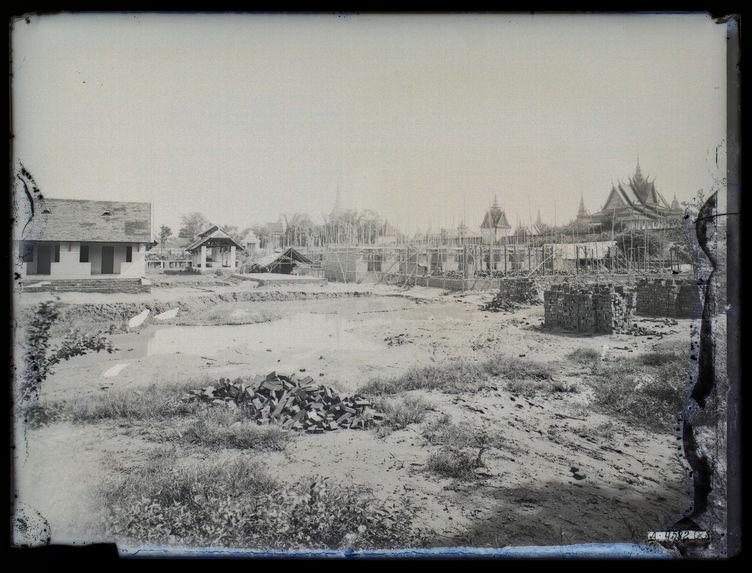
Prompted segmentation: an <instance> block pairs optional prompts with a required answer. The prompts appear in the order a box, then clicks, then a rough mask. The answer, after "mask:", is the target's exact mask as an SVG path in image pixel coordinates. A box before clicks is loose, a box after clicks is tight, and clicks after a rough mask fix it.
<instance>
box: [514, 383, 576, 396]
mask: <svg viewBox="0 0 752 573" xmlns="http://www.w3.org/2000/svg"><path fill="white" fill-rule="evenodd" d="M505 388H506V389H507V391H509V392H510V393H511V394H514V395H515V396H524V397H525V398H532V397H534V396H536V395H538V394H556V393H576V392H578V391H579V389H578V388H577V385H576V384H573V383H571V382H565V381H563V380H535V379H533V380H531V379H525V378H523V379H517V380H509V381H507V382H506V384H505Z"/></svg>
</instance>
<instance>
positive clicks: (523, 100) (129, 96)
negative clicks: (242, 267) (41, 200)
mask: <svg viewBox="0 0 752 573" xmlns="http://www.w3.org/2000/svg"><path fill="white" fill-rule="evenodd" d="M12 50H13V52H12V57H13V83H12V98H13V99H12V104H13V114H12V120H13V130H14V135H15V140H14V153H15V156H16V158H17V159H18V160H20V161H21V162H22V163H23V164H24V165H25V167H26V168H27V169H28V170H29V171H30V172H31V173H32V174H33V176H34V178H35V180H36V182H37V184H38V185H39V186H40V188H41V190H42V192H43V193H44V194H45V195H47V196H49V197H56V198H79V199H110V200H131V201H151V202H152V203H153V213H154V226H155V228H158V227H159V225H160V224H167V225H168V226H170V227H172V229H173V232H174V233H175V234H177V229H178V227H179V221H180V216H181V215H183V214H185V213H188V212H190V211H201V212H202V213H204V214H205V215H206V216H207V217H208V218H209V219H211V220H212V221H213V222H215V223H217V224H235V225H240V226H241V227H246V226H250V225H252V224H256V223H264V222H267V221H276V220H277V217H278V216H279V215H280V214H282V213H288V214H290V213H293V212H297V211H305V212H308V213H309V214H311V216H312V217H313V219H314V220H315V221H316V222H320V221H321V217H322V214H323V213H328V212H329V211H331V209H332V207H333V206H334V201H335V197H336V193H337V188H338V186H339V188H340V189H341V192H342V200H343V206H344V207H345V208H357V209H366V208H372V209H376V210H378V211H379V212H380V213H382V215H384V216H386V217H387V218H388V219H389V220H390V221H393V222H395V223H397V224H398V225H400V226H402V227H403V228H405V227H406V226H407V227H409V230H411V231H413V230H415V228H416V227H419V228H420V229H421V230H423V231H425V230H427V228H428V226H429V224H430V225H431V228H432V230H434V231H438V229H439V227H440V226H451V225H452V224H454V225H455V226H456V225H457V224H459V222H460V220H461V219H462V217H463V212H466V214H467V224H468V226H469V227H471V228H477V227H478V226H479V225H480V223H481V220H482V218H483V212H484V210H485V209H486V208H487V207H488V205H489V203H490V202H491V201H492V200H493V197H494V195H497V196H498V199H499V203H500V204H501V206H502V207H503V208H504V209H505V210H506V211H507V216H508V219H509V220H510V223H512V224H513V225H516V224H517V222H518V221H522V222H523V223H528V221H529V219H530V218H532V220H535V218H536V215H537V211H538V209H540V212H541V217H542V218H543V220H544V221H546V222H549V223H553V222H554V216H555V215H556V219H557V222H558V223H562V222H565V221H567V220H569V219H571V218H572V217H573V216H574V215H575V213H576V210H577V205H578V202H579V198H580V194H583V195H584V199H585V206H586V207H587V208H588V210H590V211H597V210H598V209H600V207H601V206H602V205H603V203H604V202H605V200H606V196H607V194H608V191H609V190H610V188H611V183H612V182H614V183H615V182H617V181H618V180H619V179H621V180H622V181H624V180H626V178H627V177H628V176H629V175H631V174H632V173H633V172H634V168H635V164H636V161H637V157H638V155H639V160H640V166H641V168H642V171H643V173H645V174H649V175H650V176H651V177H653V178H655V181H656V186H657V188H658V189H659V191H661V192H662V193H663V195H664V196H665V197H666V198H667V199H668V200H669V201H670V200H671V198H672V197H673V195H674V194H676V196H677V198H678V199H679V200H680V201H681V200H686V199H689V198H690V197H691V196H692V195H693V194H694V193H695V191H696V190H697V189H699V188H704V189H708V188H709V187H710V186H711V184H712V181H713V179H712V177H713V175H714V174H717V173H718V171H717V170H716V167H715V165H714V158H715V155H714V153H715V148H716V146H717V145H719V144H720V143H721V142H722V140H723V139H724V137H725V127H726V124H725V117H726V99H725V98H726V68H725V61H726V56H725V54H726V45H725V26H724V25H719V24H715V23H714V22H713V21H712V20H710V18H709V17H707V16H705V15H626V16H625V15H621V16H605V15H604V16H587V15H570V16H527V15H466V16H454V15H452V16H450V15H431V16H429V15H422V16H421V15H416V16H407V15H390V16H384V15H366V16H346V17H340V16H335V15H318V16H304V15H296V16H285V15H191V14H186V15H176V14H172V15H157V14H131V15H114V14H113V15H109V14H107V15H49V16H41V17H37V16H33V17H31V18H30V22H29V23H27V22H26V21H24V20H23V19H21V20H18V21H17V22H16V23H15V25H14V27H13V31H12ZM555 211H556V212H555Z"/></svg>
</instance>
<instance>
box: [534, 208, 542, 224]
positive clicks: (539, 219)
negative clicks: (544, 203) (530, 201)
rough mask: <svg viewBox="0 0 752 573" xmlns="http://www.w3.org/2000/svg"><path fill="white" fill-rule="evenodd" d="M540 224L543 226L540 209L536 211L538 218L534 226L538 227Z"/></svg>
mask: <svg viewBox="0 0 752 573" xmlns="http://www.w3.org/2000/svg"><path fill="white" fill-rule="evenodd" d="M542 224H543V221H541V216H540V209H538V218H537V219H535V225H536V226H538V227H540V226H541V225H542Z"/></svg>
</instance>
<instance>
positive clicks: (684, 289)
mask: <svg viewBox="0 0 752 573" xmlns="http://www.w3.org/2000/svg"><path fill="white" fill-rule="evenodd" d="M636 291H637V310H636V314H639V315H641V316H668V317H673V318H691V317H692V316H693V307H694V306H696V305H699V304H700V301H699V296H698V294H697V293H698V286H697V283H696V282H695V281H692V280H683V281H676V280H674V279H654V280H648V279H642V280H641V281H640V282H639V283H638V284H637V289H636ZM694 311H695V314H694V315H695V316H699V314H700V313H701V312H702V309H701V308H699V306H698V307H697V308H695V309H694Z"/></svg>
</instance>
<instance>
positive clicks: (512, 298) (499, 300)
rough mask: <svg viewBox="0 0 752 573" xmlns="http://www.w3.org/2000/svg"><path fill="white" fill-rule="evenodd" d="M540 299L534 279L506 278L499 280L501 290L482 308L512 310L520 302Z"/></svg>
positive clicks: (532, 301)
mask: <svg viewBox="0 0 752 573" xmlns="http://www.w3.org/2000/svg"><path fill="white" fill-rule="evenodd" d="M537 301H538V289H537V288H536V286H535V282H534V281H533V280H532V279H525V278H516V279H505V280H502V281H500V282H499V292H498V293H496V296H495V297H494V298H493V299H492V300H491V301H490V302H489V303H487V304H485V305H483V306H482V307H481V310H489V311H491V312H499V311H501V310H506V311H512V310H515V309H516V308H517V306H518V305H519V304H530V303H534V302H537Z"/></svg>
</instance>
